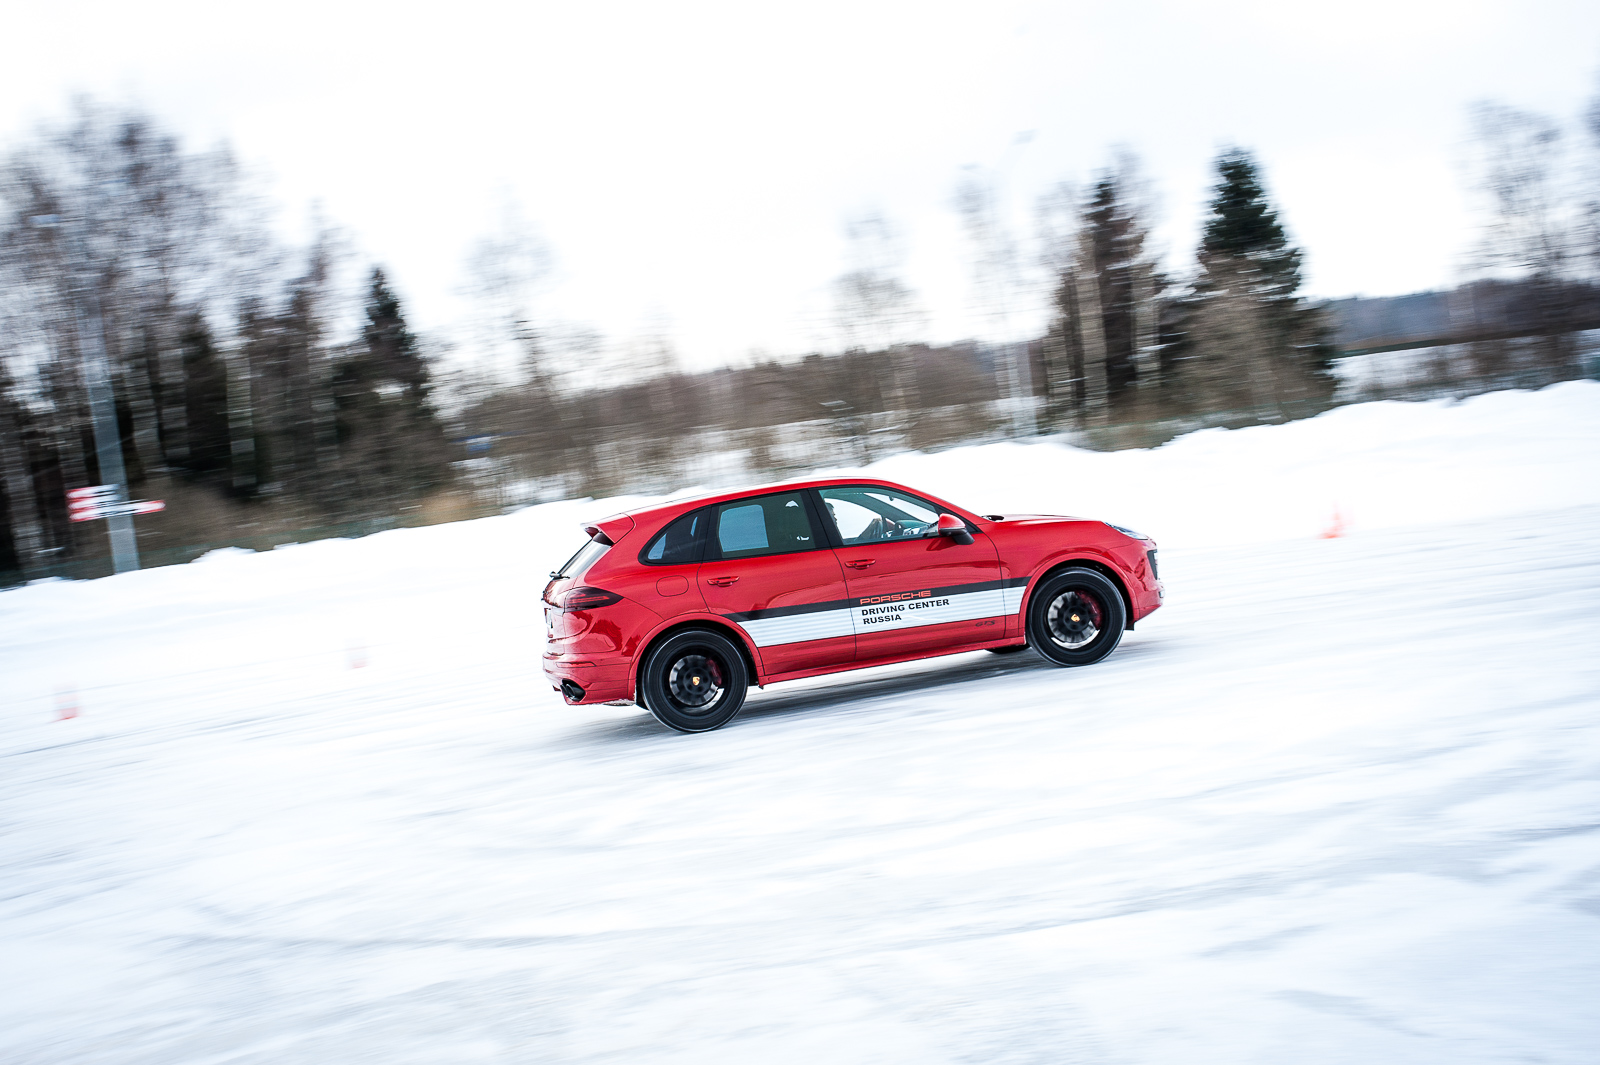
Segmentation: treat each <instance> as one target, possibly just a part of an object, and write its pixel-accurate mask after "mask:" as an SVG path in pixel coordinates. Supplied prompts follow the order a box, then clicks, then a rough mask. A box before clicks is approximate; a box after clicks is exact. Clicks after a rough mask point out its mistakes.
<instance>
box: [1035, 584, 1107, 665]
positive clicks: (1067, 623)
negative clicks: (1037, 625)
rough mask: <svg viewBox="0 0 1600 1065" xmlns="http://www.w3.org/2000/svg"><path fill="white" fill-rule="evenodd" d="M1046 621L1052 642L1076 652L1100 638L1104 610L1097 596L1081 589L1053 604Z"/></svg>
mask: <svg viewBox="0 0 1600 1065" xmlns="http://www.w3.org/2000/svg"><path fill="white" fill-rule="evenodd" d="M1047 620H1048V622H1049V628H1050V640H1051V642H1052V643H1054V644H1056V645H1057V646H1058V647H1063V648H1065V649H1066V650H1068V651H1076V650H1078V649H1079V648H1081V647H1087V646H1088V645H1089V644H1091V643H1093V642H1094V639H1095V637H1096V636H1099V635H1100V630H1101V627H1102V626H1103V625H1104V624H1105V611H1104V609H1103V608H1102V607H1101V605H1100V601H1099V600H1098V599H1096V598H1095V597H1094V596H1092V595H1090V594H1089V593H1088V592H1086V591H1084V590H1082V589H1081V588H1071V589H1068V590H1067V591H1065V592H1062V593H1061V594H1060V595H1058V596H1056V597H1055V599H1053V600H1052V601H1051V603H1050V613H1049V616H1048V619H1047Z"/></svg>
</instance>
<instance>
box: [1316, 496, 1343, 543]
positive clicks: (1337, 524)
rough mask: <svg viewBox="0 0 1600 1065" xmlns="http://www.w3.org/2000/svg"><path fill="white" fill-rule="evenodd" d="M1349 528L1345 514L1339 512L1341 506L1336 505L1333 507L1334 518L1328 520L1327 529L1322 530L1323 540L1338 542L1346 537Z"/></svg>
mask: <svg viewBox="0 0 1600 1065" xmlns="http://www.w3.org/2000/svg"><path fill="white" fill-rule="evenodd" d="M1347 528H1349V524H1348V523H1347V522H1346V521H1345V518H1344V513H1343V512H1342V511H1340V510H1339V506H1338V504H1337V503H1336V504H1334V507H1333V517H1332V518H1330V519H1329V520H1328V524H1327V527H1326V528H1324V529H1323V530H1322V538H1323V539H1324V540H1337V539H1338V538H1339V537H1341V536H1343V535H1344V531H1345V529H1347Z"/></svg>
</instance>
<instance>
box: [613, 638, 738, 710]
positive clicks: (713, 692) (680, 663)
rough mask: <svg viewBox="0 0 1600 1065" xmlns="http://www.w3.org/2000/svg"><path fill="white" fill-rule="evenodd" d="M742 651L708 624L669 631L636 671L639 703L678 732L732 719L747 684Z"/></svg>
mask: <svg viewBox="0 0 1600 1065" xmlns="http://www.w3.org/2000/svg"><path fill="white" fill-rule="evenodd" d="M749 685H750V677H749V670H747V669H746V668H745V664H744V655H742V654H740V653H739V648H737V647H736V646H734V643H733V641H732V640H730V639H728V638H727V637H726V636H724V635H722V634H721V633H718V632H712V631H711V630H709V629H687V630H685V631H683V632H678V633H674V634H673V635H671V636H669V637H668V638H667V639H665V640H663V641H662V642H661V643H659V644H657V645H656V646H655V647H652V648H651V649H650V652H649V653H648V654H647V655H646V656H645V662H644V668H643V669H642V670H640V672H639V688H640V691H641V693H642V694H643V695H644V705H645V708H646V709H648V710H649V711H650V712H651V713H652V714H654V715H655V718H656V720H657V721H659V722H661V723H662V724H663V725H665V726H667V727H668V728H670V729H676V730H677V731H679V732H710V731H711V730H712V729H718V728H721V727H722V726H723V725H726V724H727V723H728V722H729V721H731V720H733V715H735V714H737V713H738V712H739V708H740V707H742V706H743V705H744V696H745V691H746V690H747V689H748V688H749Z"/></svg>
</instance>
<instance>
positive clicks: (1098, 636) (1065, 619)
mask: <svg viewBox="0 0 1600 1065" xmlns="http://www.w3.org/2000/svg"><path fill="white" fill-rule="evenodd" d="M1127 623H1128V608H1127V605H1126V604H1125V603H1123V601H1122V593H1121V592H1119V591H1118V590H1117V586H1116V585H1115V584H1112V583H1111V580H1110V578H1108V577H1106V576H1104V575H1103V574H1100V573H1097V572H1095V571H1094V570H1092V569H1077V568H1074V569H1065V570H1062V571H1061V572H1060V573H1053V574H1051V575H1050V576H1049V577H1046V578H1045V579H1044V580H1043V581H1040V582H1039V586H1038V587H1037V588H1036V589H1034V592H1033V596H1032V598H1030V599H1029V600H1028V620H1027V632H1028V645H1029V646H1030V647H1032V648H1033V649H1034V650H1036V651H1038V652H1039V653H1040V654H1042V655H1044V657H1045V658H1048V659H1049V660H1050V661H1051V662H1054V663H1055V664H1056V665H1058V666H1087V665H1092V664H1093V663H1095V662H1098V661H1100V660H1101V659H1102V658H1104V657H1105V656H1106V655H1108V654H1110V653H1111V652H1112V651H1114V650H1116V648H1117V644H1118V643H1120V642H1121V641H1122V630H1123V629H1124V628H1125V627H1126V626H1127Z"/></svg>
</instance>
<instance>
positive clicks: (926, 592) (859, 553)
mask: <svg viewBox="0 0 1600 1065" xmlns="http://www.w3.org/2000/svg"><path fill="white" fill-rule="evenodd" d="M816 492H817V498H818V501H819V502H820V504H821V511H822V513H823V514H825V515H826V520H828V521H829V522H831V524H832V531H833V533H834V534H835V536H836V539H835V543H836V544H837V545H838V546H837V553H838V555H839V560H840V562H841V563H842V564H843V565H844V567H845V585H846V589H847V590H848V592H849V595H850V604H851V612H850V618H851V622H852V624H853V626H854V628H855V634H856V660H857V661H866V660H868V659H877V658H890V657H895V656H898V655H906V654H915V653H917V652H920V651H932V650H938V649H941V648H946V647H956V646H961V645H963V644H970V643H978V642H981V641H983V640H985V639H989V638H993V639H999V638H1001V637H1002V636H1004V635H1005V616H1006V608H1005V599H1004V596H1003V594H1002V592H1001V587H1002V585H1001V579H1000V560H999V555H998V553H997V552H996V551H995V547H994V543H993V541H991V540H990V539H989V538H988V537H987V536H985V535H984V534H983V533H981V532H978V531H977V530H976V529H971V530H969V531H971V532H972V534H973V541H972V543H970V544H960V543H957V542H956V541H955V540H954V539H952V538H951V537H949V536H939V535H937V534H936V533H935V531H934V530H935V528H936V526H937V523H938V520H939V510H938V508H937V507H936V506H935V505H934V504H932V503H929V502H927V501H926V500H923V499H919V498H917V497H915V496H912V495H909V494H907V493H905V492H901V491H899V490H898V489H891V488H885V487H883V486H881V485H830V486H828V487H825V488H819V489H817V490H816Z"/></svg>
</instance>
